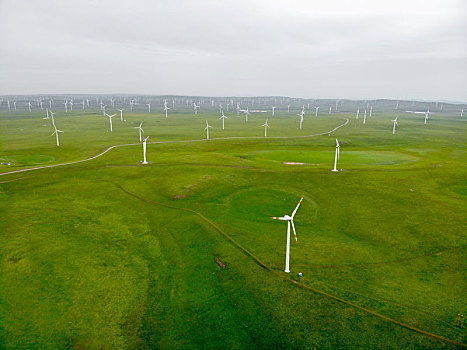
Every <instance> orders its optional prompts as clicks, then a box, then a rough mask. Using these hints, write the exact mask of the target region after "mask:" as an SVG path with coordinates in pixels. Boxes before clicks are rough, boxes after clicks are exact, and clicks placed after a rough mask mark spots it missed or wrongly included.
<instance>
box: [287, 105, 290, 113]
mask: <svg viewBox="0 0 467 350" xmlns="http://www.w3.org/2000/svg"><path fill="white" fill-rule="evenodd" d="M287 113H290V105H287Z"/></svg>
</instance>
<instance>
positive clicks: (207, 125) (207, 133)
mask: <svg viewBox="0 0 467 350" xmlns="http://www.w3.org/2000/svg"><path fill="white" fill-rule="evenodd" d="M209 128H212V126H210V125H209V124H208V121H207V120H206V127H205V128H204V130H206V140H209Z"/></svg>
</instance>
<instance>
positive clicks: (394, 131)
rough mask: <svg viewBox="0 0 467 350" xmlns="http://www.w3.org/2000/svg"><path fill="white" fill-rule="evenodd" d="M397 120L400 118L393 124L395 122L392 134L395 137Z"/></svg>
mask: <svg viewBox="0 0 467 350" xmlns="http://www.w3.org/2000/svg"><path fill="white" fill-rule="evenodd" d="M397 118H399V116H396V119H394V120H393V122H394V127H393V128H392V134H393V135H394V134H395V133H396V125H397Z"/></svg>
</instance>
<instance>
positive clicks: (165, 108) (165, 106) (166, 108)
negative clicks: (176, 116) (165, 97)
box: [164, 101, 170, 118]
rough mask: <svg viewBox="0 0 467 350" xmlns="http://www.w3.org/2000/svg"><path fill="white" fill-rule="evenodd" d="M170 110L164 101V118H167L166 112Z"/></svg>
mask: <svg viewBox="0 0 467 350" xmlns="http://www.w3.org/2000/svg"><path fill="white" fill-rule="evenodd" d="M169 109H170V108H169V107H167V101H164V112H165V117H166V118H167V111H168V110H169Z"/></svg>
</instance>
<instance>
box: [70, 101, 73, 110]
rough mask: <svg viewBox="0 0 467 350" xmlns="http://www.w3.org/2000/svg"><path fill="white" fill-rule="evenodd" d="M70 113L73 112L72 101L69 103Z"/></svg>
mask: <svg viewBox="0 0 467 350" xmlns="http://www.w3.org/2000/svg"><path fill="white" fill-rule="evenodd" d="M70 111H73V101H70Z"/></svg>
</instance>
